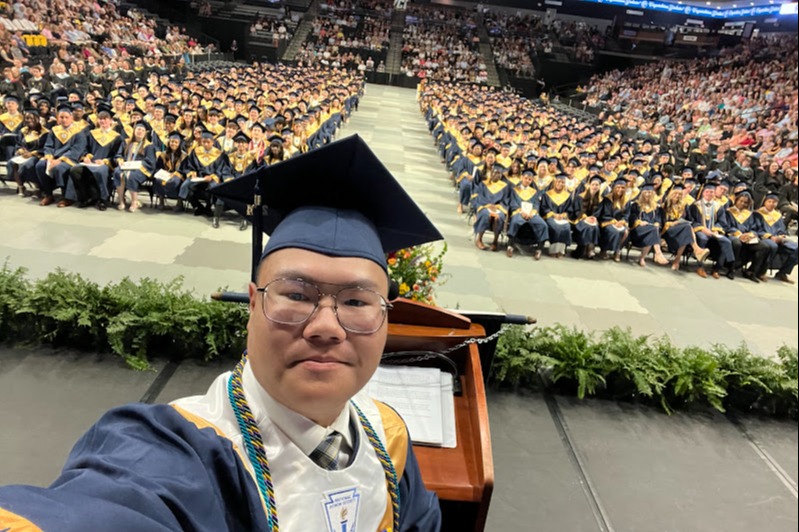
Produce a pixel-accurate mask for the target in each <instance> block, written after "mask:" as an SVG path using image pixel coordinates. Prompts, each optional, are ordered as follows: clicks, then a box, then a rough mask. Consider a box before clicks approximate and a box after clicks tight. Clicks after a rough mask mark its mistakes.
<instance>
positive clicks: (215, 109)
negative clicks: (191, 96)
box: [208, 107, 219, 116]
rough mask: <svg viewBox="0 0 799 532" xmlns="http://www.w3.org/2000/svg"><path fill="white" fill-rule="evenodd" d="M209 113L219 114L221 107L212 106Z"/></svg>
mask: <svg viewBox="0 0 799 532" xmlns="http://www.w3.org/2000/svg"><path fill="white" fill-rule="evenodd" d="M208 114H209V115H216V116H219V109H217V108H216V107H211V108H210V109H208Z"/></svg>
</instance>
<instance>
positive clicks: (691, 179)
mask: <svg viewBox="0 0 799 532" xmlns="http://www.w3.org/2000/svg"><path fill="white" fill-rule="evenodd" d="M685 184H686V185H688V184H691V185H694V186H696V185H698V184H699V182H698V181H697V180H696V179H694V178H693V177H689V178H688V179H686V180H685ZM714 186H715V185H714Z"/></svg>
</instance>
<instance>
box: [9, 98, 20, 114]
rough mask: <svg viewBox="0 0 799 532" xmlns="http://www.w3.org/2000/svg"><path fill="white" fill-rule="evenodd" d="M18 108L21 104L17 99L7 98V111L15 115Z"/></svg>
mask: <svg viewBox="0 0 799 532" xmlns="http://www.w3.org/2000/svg"><path fill="white" fill-rule="evenodd" d="M18 110H19V104H18V103H17V102H16V100H6V111H8V112H9V113H11V114H12V115H13V114H16V113H17V111H18Z"/></svg>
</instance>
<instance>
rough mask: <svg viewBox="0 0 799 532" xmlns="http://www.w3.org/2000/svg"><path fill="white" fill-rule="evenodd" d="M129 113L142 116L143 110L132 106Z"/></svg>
mask: <svg viewBox="0 0 799 532" xmlns="http://www.w3.org/2000/svg"><path fill="white" fill-rule="evenodd" d="M130 114H132V115H141V116H144V112H143V111H142V110H141V109H139V108H138V107H134V108H133V109H131V110H130Z"/></svg>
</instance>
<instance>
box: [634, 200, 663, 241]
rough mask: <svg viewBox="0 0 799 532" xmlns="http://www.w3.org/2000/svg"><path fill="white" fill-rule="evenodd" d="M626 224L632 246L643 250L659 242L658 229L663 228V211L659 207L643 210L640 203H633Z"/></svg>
mask: <svg viewBox="0 0 799 532" xmlns="http://www.w3.org/2000/svg"><path fill="white" fill-rule="evenodd" d="M642 222H645V223H642ZM628 223H629V224H630V241H631V242H632V244H633V246H635V247H637V248H643V247H647V246H654V245H655V244H658V243H659V242H660V229H661V227H663V211H662V210H661V209H660V207H655V208H654V209H652V210H645V209H644V208H643V207H642V206H641V204H640V203H638V202H637V201H636V202H633V203H632V205H630V217H629V222H628Z"/></svg>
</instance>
